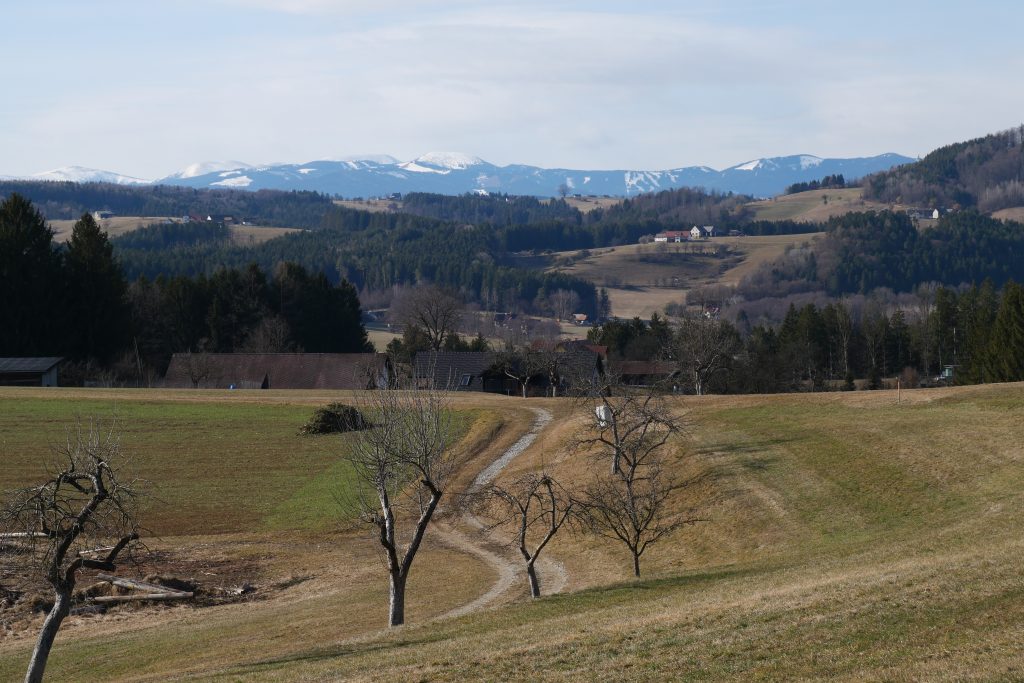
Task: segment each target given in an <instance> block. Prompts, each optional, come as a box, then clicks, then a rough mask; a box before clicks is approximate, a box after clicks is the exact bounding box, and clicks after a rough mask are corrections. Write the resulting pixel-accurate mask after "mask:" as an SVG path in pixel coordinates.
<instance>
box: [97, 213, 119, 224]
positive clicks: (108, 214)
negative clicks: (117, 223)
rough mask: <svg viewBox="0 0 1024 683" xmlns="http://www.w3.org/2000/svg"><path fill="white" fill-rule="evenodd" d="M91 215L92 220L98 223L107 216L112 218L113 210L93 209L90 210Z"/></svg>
mask: <svg viewBox="0 0 1024 683" xmlns="http://www.w3.org/2000/svg"><path fill="white" fill-rule="evenodd" d="M92 217H93V220H95V221H96V222H97V223H99V222H100V221H105V220H107V219H108V218H113V217H114V212H113V211H93V212H92Z"/></svg>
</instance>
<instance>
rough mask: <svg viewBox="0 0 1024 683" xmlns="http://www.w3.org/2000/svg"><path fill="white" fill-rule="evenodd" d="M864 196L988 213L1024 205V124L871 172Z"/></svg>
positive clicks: (885, 200) (865, 185) (894, 201)
mask: <svg viewBox="0 0 1024 683" xmlns="http://www.w3.org/2000/svg"><path fill="white" fill-rule="evenodd" d="M864 196H865V198H867V199H874V200H877V201H882V202H892V203H899V204H906V205H922V206H929V207H976V208H977V209H979V210H980V211H983V212H992V211H998V210H999V209H1005V208H1008V207H1014V206H1024V126H1021V127H1019V128H1012V129H1010V130H1006V131H1003V132H1001V133H995V134H993V135H987V136H985V137H983V138H978V139H975V140H969V141H967V142H959V143H956V144H953V145H947V146H945V147H941V148H939V149H937V150H935V151H934V152H932V153H931V154H929V155H927V156H926V157H924V158H923V159H921V160H920V161H918V162H916V163H913V164H906V165H904V166H899V167H897V168H895V169H893V170H891V171H885V172H882V173H877V174H875V175H872V176H869V177H868V178H866V179H865V182H864Z"/></svg>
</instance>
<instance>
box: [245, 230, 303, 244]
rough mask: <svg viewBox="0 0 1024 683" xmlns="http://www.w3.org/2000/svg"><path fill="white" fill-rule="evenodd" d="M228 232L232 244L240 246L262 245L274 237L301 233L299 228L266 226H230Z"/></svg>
mask: <svg viewBox="0 0 1024 683" xmlns="http://www.w3.org/2000/svg"><path fill="white" fill-rule="evenodd" d="M229 230H230V231H231V241H232V243H234V244H238V245H242V246H246V245H253V244H262V243H264V242H266V241H267V240H272V239H274V238H275V237H282V236H284V235H290V234H292V233H294V232H302V230H301V229H300V228H272V227H270V226H266V225H232V226H231V227H230V228H229Z"/></svg>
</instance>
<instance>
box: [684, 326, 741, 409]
mask: <svg viewBox="0 0 1024 683" xmlns="http://www.w3.org/2000/svg"><path fill="white" fill-rule="evenodd" d="M675 346H676V348H675V352H674V355H675V356H676V358H677V359H678V362H679V365H680V369H681V370H682V371H683V373H684V376H685V377H687V378H688V379H689V381H690V383H691V384H692V385H693V390H694V393H696V394H697V395H698V396H700V395H702V394H704V393H705V392H706V391H707V389H708V384H709V382H710V381H711V379H712V378H714V376H715V375H717V374H718V373H720V372H723V371H725V370H726V369H727V368H728V367H729V363H731V362H732V359H733V356H734V355H735V354H736V353H737V352H738V351H739V349H740V348H741V343H740V339H739V335H738V334H737V333H736V330H735V328H733V327H732V326H731V325H729V324H727V323H724V322H722V321H720V320H711V319H708V318H704V317H693V318H684V319H683V320H682V322H681V324H680V326H679V332H678V333H677V335H676V343H675Z"/></svg>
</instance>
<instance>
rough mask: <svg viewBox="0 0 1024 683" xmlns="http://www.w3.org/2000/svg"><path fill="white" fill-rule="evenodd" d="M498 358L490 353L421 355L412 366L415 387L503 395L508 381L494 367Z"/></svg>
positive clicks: (425, 352) (461, 352)
mask: <svg viewBox="0 0 1024 683" xmlns="http://www.w3.org/2000/svg"><path fill="white" fill-rule="evenodd" d="M497 360H498V354H496V353H493V352H491V351H438V352H433V351H424V352H421V353H417V354H416V358H415V359H414V362H413V370H414V373H415V374H414V376H415V378H416V386H417V387H419V388H421V389H425V388H427V387H436V388H438V389H448V390H449V391H486V392H489V393H495V394H504V393H506V384H507V379H508V378H507V377H505V375H504V374H503V373H501V372H500V371H498V370H496V369H495V367H494V365H495V363H496V362H497Z"/></svg>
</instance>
